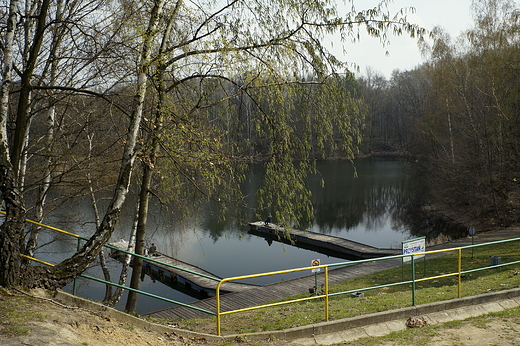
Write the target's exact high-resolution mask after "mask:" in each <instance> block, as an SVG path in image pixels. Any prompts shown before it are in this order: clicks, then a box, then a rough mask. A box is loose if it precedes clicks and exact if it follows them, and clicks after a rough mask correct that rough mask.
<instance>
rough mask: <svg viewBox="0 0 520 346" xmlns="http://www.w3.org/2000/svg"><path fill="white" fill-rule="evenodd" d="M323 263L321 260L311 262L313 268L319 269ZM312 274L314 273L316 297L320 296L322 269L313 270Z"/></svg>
mask: <svg viewBox="0 0 520 346" xmlns="http://www.w3.org/2000/svg"><path fill="white" fill-rule="evenodd" d="M320 264H321V261H320V260H319V259H313V260H312V261H311V267H318V266H320ZM312 272H313V273H314V295H316V296H317V295H318V273H319V272H320V268H315V269H312Z"/></svg>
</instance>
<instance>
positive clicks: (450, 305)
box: [54, 288, 520, 343]
mask: <svg viewBox="0 0 520 346" xmlns="http://www.w3.org/2000/svg"><path fill="white" fill-rule="evenodd" d="M54 299H56V300H58V301H60V302H62V303H64V304H66V305H70V306H76V307H79V308H84V309H86V310H89V311H92V312H94V313H96V314H98V315H101V316H104V317H108V318H113V319H116V320H118V321H119V322H121V323H127V324H130V325H133V326H136V327H140V328H143V329H145V330H149V331H156V332H161V333H175V334H178V335H181V336H183V337H186V338H205V339H207V340H214V341H225V340H234V339H250V340H272V339H278V340H285V341H292V340H296V339H309V340H314V341H316V340H317V338H320V339H321V338H327V335H330V334H332V333H340V335H342V334H345V337H347V335H350V336H349V337H347V339H350V338H351V337H353V338H354V339H355V338H361V337H363V336H369V335H377V334H374V333H375V330H379V333H385V331H383V332H381V328H382V329H383V330H387V333H389V332H391V331H393V330H398V329H399V328H400V327H398V326H397V325H396V322H398V321H399V324H400V325H402V326H404V323H403V321H406V319H407V318H408V317H414V316H429V315H431V316H429V317H427V320H428V322H429V323H431V324H433V323H441V322H442V321H447V320H453V319H464V318H466V317H469V316H478V315H482V314H486V313H490V312H494V311H501V310H505V309H509V308H513V307H516V306H520V288H514V289H509V290H505V291H498V292H489V293H484V294H480V295H476V296H470V297H464V298H456V299H450V300H445V301H441V302H435V303H428V304H422V305H417V306H411V307H407V308H402V309H396V310H390V311H382V312H376V313H372V314H367V315H362V316H356V317H349V318H344V319H340V320H335V321H329V322H321V323H316V324H311V325H306V326H301V327H295V328H290V329H284V330H277V331H268V332H257V333H247V334H234V335H226V336H217V335H214V334H205V333H197V332H192V331H188V330H184V329H179V328H174V327H169V326H165V325H161V324H158V323H153V322H149V321H145V320H143V319H141V318H138V317H136V316H133V315H130V314H127V313H124V312H121V311H119V310H116V309H113V308H110V307H107V306H105V305H103V304H101V303H98V302H94V301H91V300H88V299H84V298H81V297H77V296H73V295H71V294H69V293H66V292H63V291H57V292H56V293H55V294H54ZM468 307H472V308H473V309H471V312H470V313H467V314H465V313H463V312H462V311H458V310H461V309H464V308H468ZM435 314H437V315H435ZM466 315H467V316H466ZM454 317H455V318H454ZM402 329H404V328H402ZM371 330H372V331H371ZM354 339H351V340H354ZM324 341H325V340H322V341H321V342H324ZM325 343H326V342H325Z"/></svg>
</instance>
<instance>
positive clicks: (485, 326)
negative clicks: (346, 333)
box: [0, 289, 520, 346]
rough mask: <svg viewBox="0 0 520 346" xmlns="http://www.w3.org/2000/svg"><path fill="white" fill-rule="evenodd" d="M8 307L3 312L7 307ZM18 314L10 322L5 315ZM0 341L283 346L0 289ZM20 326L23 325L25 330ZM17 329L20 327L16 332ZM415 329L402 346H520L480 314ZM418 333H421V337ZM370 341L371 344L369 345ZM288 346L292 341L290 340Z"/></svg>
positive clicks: (506, 323) (517, 328)
mask: <svg viewBox="0 0 520 346" xmlns="http://www.w3.org/2000/svg"><path fill="white" fill-rule="evenodd" d="M8 310H9V311H8ZM8 314H9V316H13V315H17V314H18V315H19V316H20V317H15V318H14V320H13V322H9V321H7V320H6V319H5V316H7V315H8ZM0 321H2V323H0V345H3V346H20V345H31V346H40V345H41V346H44V345H45V346H47V345H49V346H69V345H70V346H72V345H74V346H77V345H85V346H94V345H106V346H116V345H117V346H120V345H127V346H155V345H157V346H159V345H161V346H164V345H209V346H216V345H228V346H229V345H233V344H236V345H239V344H240V345H273V346H282V345H289V343H287V342H282V341H268V340H266V341H265V342H259V341H254V342H248V341H247V339H243V340H237V341H236V342H225V343H223V342H222V343H221V342H216V341H208V340H205V339H203V338H185V337H182V336H180V335H177V334H175V333H159V332H152V331H147V330H144V329H141V328H138V327H134V326H132V325H128V324H124V323H120V322H119V321H116V320H113V319H112V320H110V319H108V318H106V317H102V316H99V315H97V314H96V313H93V312H91V311H88V310H85V309H81V308H75V307H68V306H65V305H63V304H61V303H58V302H54V301H52V300H51V299H46V298H32V297H27V296H23V295H20V294H12V293H9V292H6V291H5V290H3V289H2V290H0ZM13 326H18V327H23V328H24V331H23V335H15V334H13V332H12V327H13ZM25 328H26V329H25ZM20 332H22V331H20ZM410 333H415V334H414V336H412V337H411V340H414V341H410V343H407V344H408V345H415V344H417V345H419V344H421V345H424V344H425V343H424V341H425V340H424V337H427V338H428V341H427V343H426V344H428V345H434V346H441V345H442V346H444V345H467V346H470V345H479V346H480V345H504V346H507V345H520V321H517V320H507V319H506V320H504V319H502V318H499V317H491V316H490V317H486V318H479V319H477V320H470V321H464V322H461V323H456V324H454V326H453V327H452V328H448V327H443V328H434V329H424V333H422V332H421V331H420V328H414V330H413V331H412V330H410ZM422 334H424V335H422ZM372 342H376V343H375V344H377V345H401V344H402V340H401V341H399V342H395V341H388V340H377V341H376V339H374V338H373V339H372V340H359V341H352V342H348V343H345V344H347V345H357V344H360V345H373V343H372ZM375 344H374V345H375ZM292 345H294V344H292Z"/></svg>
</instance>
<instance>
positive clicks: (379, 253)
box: [249, 221, 402, 260]
mask: <svg viewBox="0 0 520 346" xmlns="http://www.w3.org/2000/svg"><path fill="white" fill-rule="evenodd" d="M249 227H250V229H251V230H250V233H252V234H255V235H258V236H262V237H264V238H266V239H270V240H275V241H279V242H283V243H287V244H290V245H293V246H297V247H301V248H305V249H308V250H313V251H316V252H320V253H324V254H326V255H329V256H333V257H338V258H343V259H347V260H359V259H370V258H377V257H385V256H395V255H400V254H401V252H402V251H401V249H381V248H377V247H374V246H370V245H366V244H362V243H358V242H355V241H352V240H348V239H344V238H340V237H335V236H331V235H327V234H321V233H315V232H310V231H302V230H299V229H296V228H291V229H288V228H283V227H280V226H278V225H276V224H274V223H267V224H266V223H265V222H263V221H258V222H251V223H250V224H249Z"/></svg>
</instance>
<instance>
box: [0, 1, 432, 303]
mask: <svg viewBox="0 0 520 346" xmlns="http://www.w3.org/2000/svg"><path fill="white" fill-rule="evenodd" d="M388 2H390V0H382V1H380V2H379V3H378V5H376V6H375V7H374V8H369V9H365V10H357V9H356V7H355V4H354V1H349V6H346V7H345V8H347V9H346V10H345V9H342V10H341V13H340V10H339V9H338V7H337V5H336V2H335V1H332V0H325V1H323V0H319V1H318V0H294V1H286V0H275V1H271V0H270V1H264V0H254V1H249V0H230V1H208V0H194V1H182V0H146V1H127V0H107V1H104V0H74V1H69V0H4V1H0V50H1V52H0V53H1V55H0V67H1V71H0V73H1V76H0V78H1V84H0V192H1V198H2V209H3V210H4V211H5V213H6V216H5V219H4V222H3V223H2V225H1V226H0V285H1V286H6V287H12V286H25V287H44V288H48V289H56V288H60V287H63V286H64V285H66V284H67V283H69V282H71V281H72V280H73V279H74V278H75V277H77V276H78V275H79V274H80V273H82V272H83V271H84V270H85V269H86V268H87V267H88V266H89V265H91V263H93V261H94V260H95V259H96V258H97V257H99V258H100V262H101V263H103V261H104V257H103V251H102V249H103V246H104V244H106V243H107V242H108V241H109V239H110V238H111V236H112V234H113V231H114V229H115V225H116V224H117V222H118V220H119V216H120V214H121V212H122V210H123V207H124V206H125V203H126V201H127V199H128V196H129V195H130V194H131V193H133V194H135V195H134V196H135V200H137V202H136V203H135V206H134V205H132V206H131V207H135V211H134V214H135V223H134V227H133V229H132V230H131V232H130V234H129V235H128V238H129V239H130V244H131V248H129V250H132V251H134V250H135V252H136V253H139V254H142V253H143V250H144V241H145V234H146V226H147V216H148V210H149V203H150V199H152V198H153V199H154V200H156V201H158V202H159V203H163V205H168V206H171V204H175V205H176V206H178V207H179V211H178V212H177V214H176V216H177V218H179V219H181V218H182V217H183V212H185V210H186V209H187V208H182V207H183V206H186V205H189V206H190V207H192V206H193V205H194V204H195V201H198V200H205V201H216V202H219V203H221V204H222V208H223V209H225V207H226V204H229V203H233V204H241V203H242V202H243V201H244V200H245V198H246V197H247V196H244V195H243V194H242V193H241V190H240V187H241V184H243V183H244V177H245V174H244V171H245V169H246V163H248V162H251V161H252V160H255V159H258V158H261V159H262V160H264V162H265V174H264V176H263V184H262V187H261V188H260V189H259V190H258V191H257V202H258V204H257V205H258V209H257V210H256V212H257V214H258V215H260V214H263V215H265V214H266V213H267V212H269V211H272V210H275V211H276V213H279V214H278V215H275V217H276V218H277V221H278V222H280V223H286V224H297V223H298V222H299V221H300V220H305V219H309V218H310V217H312V205H311V203H310V199H309V194H310V193H309V190H308V188H307V186H306V184H305V177H306V175H307V174H308V173H309V172H312V171H313V163H312V160H313V159H315V158H321V157H325V156H332V155H341V156H342V157H347V158H352V157H353V156H354V154H355V153H356V152H357V150H358V144H359V139H360V137H361V136H360V135H361V129H362V127H363V126H364V125H363V122H364V115H365V107H364V104H363V102H362V101H361V96H360V94H359V92H358V89H357V86H356V83H355V80H354V79H353V78H352V75H351V74H350V73H349V72H348V71H347V68H346V67H347V65H346V63H345V62H342V61H340V60H338V59H337V58H336V57H335V56H334V55H333V54H331V53H330V52H329V51H328V49H327V47H325V46H324V44H323V43H322V39H323V37H324V36H325V35H337V36H336V37H339V38H340V40H341V41H345V40H348V41H350V40H351V39H354V40H356V38H357V37H358V35H357V31H358V30H359V29H360V28H362V29H366V30H367V32H368V34H369V35H370V36H374V37H379V38H381V40H383V42H384V41H386V40H387V37H388V34H389V33H395V34H401V33H408V34H410V35H412V36H414V37H418V36H419V37H420V36H421V35H422V33H423V32H424V30H422V29H421V28H419V27H417V26H416V25H413V24H410V23H408V22H407V21H406V18H405V12H406V11H405V10H403V11H401V12H399V13H397V14H390V13H388V10H387V7H386V4H387V3H388ZM337 44H340V42H338V43H337ZM82 196H83V197H84V196H87V197H89V198H90V201H91V204H92V216H86V219H87V220H88V221H87V223H86V224H87V225H92V227H89V226H85V228H86V229H85V232H84V233H85V234H86V235H87V236H88V239H89V240H88V241H86V242H85V244H83V245H82V247H81V248H80V249H78V250H77V252H75V253H74V254H73V255H72V256H71V257H69V258H67V259H65V260H63V261H62V262H60V263H57V264H56V265H55V266H54V267H52V268H45V267H43V266H40V265H34V264H33V262H31V261H30V260H28V259H27V258H28V257H30V256H31V255H32V254H33V253H34V252H35V251H36V249H38V247H39V246H40V245H41V244H40V241H39V232H40V228H39V227H38V226H29V225H28V224H27V223H26V218H31V219H33V220H35V221H38V222H45V219H46V217H47V216H48V215H49V213H51V212H52V210H54V209H55V208H66V206H67V205H68V204H70V203H74V202H75V200H74V199H75V198H76V197H82ZM201 197H203V198H201ZM101 202H103V203H101ZM24 256H26V257H24ZM22 258H23V260H22ZM128 264H129V259H128V260H127V262H126V266H125V267H124V268H123V270H122V275H121V278H120V281H119V282H120V283H121V284H124V281H125V280H126V273H128ZM140 265H141V260H140V259H135V260H134V262H133V268H134V270H133V275H132V279H131V281H132V282H131V286H132V287H134V288H138V287H139V282H140V280H139V276H140V273H139V272H140V270H139V268H140ZM22 272H23V273H24V275H21V273H22ZM105 276H109V273H108V271H105ZM106 278H107V279H108V280H110V278H109V277H106ZM120 293H121V292H120V290H119V292H116V293H114V294H112V292H111V290H110V288H109V289H107V296H106V297H105V301H106V302H107V303H108V304H113V303H114V302H115V301H117V300H118V299H119V298H120ZM132 295H134V293H131V294H130V295H129V299H128V303H127V307H126V308H127V310H130V311H132V310H133V309H134V308H135V297H132Z"/></svg>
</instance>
